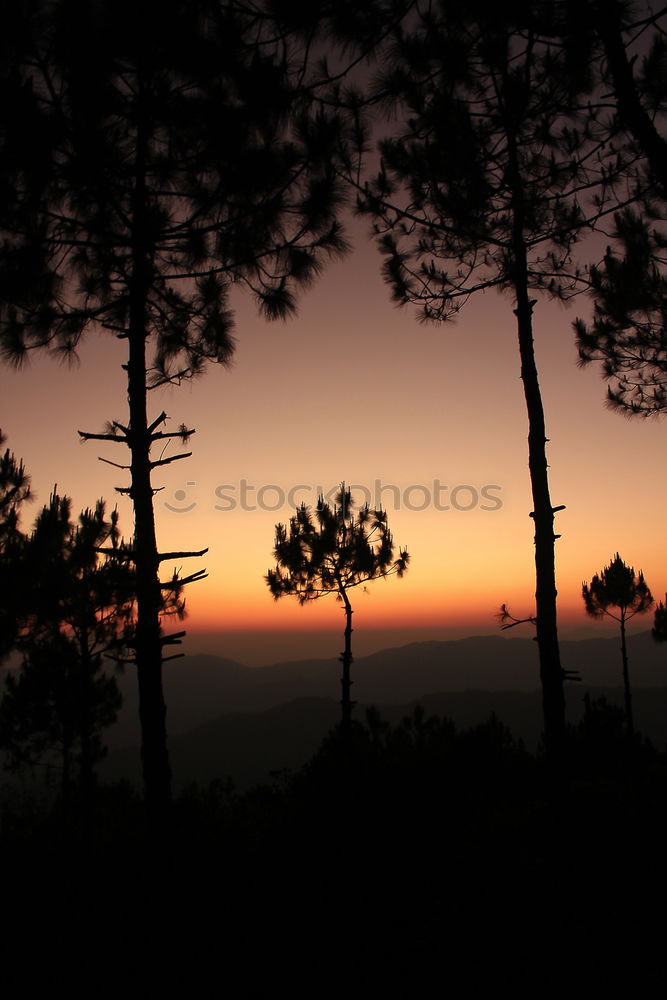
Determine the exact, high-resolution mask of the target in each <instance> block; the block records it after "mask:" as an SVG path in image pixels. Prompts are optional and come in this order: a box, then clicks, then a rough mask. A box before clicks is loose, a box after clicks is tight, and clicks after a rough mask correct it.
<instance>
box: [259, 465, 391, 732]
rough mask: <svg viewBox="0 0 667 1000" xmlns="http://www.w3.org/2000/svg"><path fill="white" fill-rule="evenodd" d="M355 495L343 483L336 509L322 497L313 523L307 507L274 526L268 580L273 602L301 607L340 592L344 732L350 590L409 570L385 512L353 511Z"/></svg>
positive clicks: (346, 725)
mask: <svg viewBox="0 0 667 1000" xmlns="http://www.w3.org/2000/svg"><path fill="white" fill-rule="evenodd" d="M354 507H355V502H354V500H353V498H352V495H351V492H350V490H348V489H345V484H344V483H343V484H342V485H341V489H340V491H339V492H338V494H337V496H336V499H335V503H334V506H333V508H332V507H331V506H330V505H329V504H328V503H326V502H325V500H324V498H323V497H322V496H320V497H319V498H318V501H317V506H316V508H315V519H314V520H313V517H312V516H311V513H310V511H309V509H308V508H307V507H306V505H305V504H301V506H300V507H299V508H298V509H297V511H296V514H295V515H294V517H292V518H290V523H289V526H288V525H285V524H277V525H276V541H275V548H274V555H275V558H276V563H277V565H276V568H275V570H269V571H268V573H267V575H266V577H265V580H266V582H267V584H268V586H269V589H270V591H271V593H272V594H273V596H274V598H275V599H276V600H278V599H279V598H280V597H284V596H285V595H288V594H291V595H293V596H294V597H296V598H297V599H298V601H299V603H300V604H305V603H306V601H312V600H316V599H317V598H319V597H324V596H326V595H327V594H331V593H333V594H336V598H337V600H339V601H341V602H342V604H344V606H345V649H344V650H343V652H342V653H341V655H340V660H341V663H342V664H343V673H342V677H341V690H342V696H341V709H342V725H343V730H344V731H346V732H347V731H349V729H350V725H351V721H352V707H353V704H354V703H353V702H352V701H351V699H350V688H351V686H352V681H351V680H350V667H351V664H352V615H353V613H354V612H353V610H352V605H351V603H350V598H349V595H348V591H349V590H351V589H352V588H353V587H358V586H359V585H360V584H364V583H368V582H369V581H370V580H378V579H379V578H380V577H387V576H391V575H393V574H396V575H397V576H403V574H404V573H405V571H406V569H407V565H408V561H409V558H410V557H409V555H408V550H407V549H399V556H398V559H394V542H393V539H392V536H391V532H390V531H389V528H388V525H387V513H386V511H384V510H382V509H378V510H372V509H371V508H370V507H369V506H368V504H365V505H364V506H363V507H360V508H359V510H358V511H357V513H356V515H355V514H354V513H353V512H352V511H353V508H354Z"/></svg>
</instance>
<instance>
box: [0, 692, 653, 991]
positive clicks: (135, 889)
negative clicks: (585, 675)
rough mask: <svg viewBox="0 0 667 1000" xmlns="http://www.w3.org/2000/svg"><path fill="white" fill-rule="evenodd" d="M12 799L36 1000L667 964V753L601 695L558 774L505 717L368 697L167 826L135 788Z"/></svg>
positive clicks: (580, 984) (17, 894) (595, 974)
mask: <svg viewBox="0 0 667 1000" xmlns="http://www.w3.org/2000/svg"><path fill="white" fill-rule="evenodd" d="M5 805H6V808H5V814H4V820H3V828H2V857H3V911H4V915H5V917H6V921H7V928H6V931H5V937H4V942H5V944H6V946H7V949H8V950H7V954H8V955H9V956H10V962H9V963H8V965H7V968H8V970H9V972H11V973H12V974H14V973H17V974H18V978H19V980H20V986H21V990H22V992H25V993H26V994H27V995H30V993H31V992H32V991H33V989H35V988H37V986H38V985H41V984H42V982H43V980H44V979H46V980H48V983H49V985H50V986H51V987H52V988H54V987H56V986H59V987H60V986H62V987H64V988H65V990H66V992H67V994H68V995H69V996H74V995H76V996H78V995H84V993H85V995H87V996H88V995H90V994H91V993H92V994H94V995H97V994H98V993H102V994H103V995H106V992H107V991H108V992H109V993H111V992H113V993H114V995H118V993H117V991H118V990H119V989H122V990H123V995H125V994H126V992H128V991H129V993H130V994H131V995H137V994H138V995H143V994H147V995H152V994H153V993H154V992H155V991H160V992H162V991H163V990H164V989H165V988H166V987H169V988H170V993H171V992H172V991H179V992H180V991H185V992H186V993H187V995H195V996H199V995H209V994H212V995H217V994H224V993H229V994H230V995H233V996H245V995H258V996H273V995H274V994H275V993H276V992H278V993H283V992H289V993H290V994H294V993H297V994H298V995H309V996H320V995H322V996H328V995H332V993H333V992H341V991H344V992H345V994H347V993H349V992H350V991H351V992H353V993H356V992H358V991H363V992H364V994H365V995H369V996H380V995H385V994H386V995H390V996H393V995H399V994H400V995H408V996H422V995H429V996H430V995H431V994H434V995H446V994H448V993H450V992H452V991H455V993H456V995H457V996H458V995H462V996H476V995H477V994H478V992H479V990H480V989H482V988H484V989H485V990H486V989H487V988H488V983H489V982H491V983H492V984H493V989H494V991H495V992H501V993H506V992H511V993H514V992H516V991H521V993H524V992H526V993H527V992H530V993H531V995H532V994H533V993H534V992H535V991H537V992H538V993H539V995H542V994H546V995H551V992H552V991H555V990H556V989H558V990H559V991H560V990H562V989H563V988H568V992H570V990H571V989H573V988H574V987H576V990H575V992H576V993H579V992H580V991H583V990H586V989H588V988H589V987H591V986H594V987H595V995H597V993H598V991H599V990H600V989H601V988H606V985H607V984H608V983H610V982H611V981H612V980H613V982H614V983H615V984H616V985H617V986H618V985H619V984H620V983H621V982H622V981H623V979H624V977H626V976H628V975H631V976H632V978H633V982H634V984H635V986H636V987H637V989H639V983H640V981H641V977H642V975H643V974H645V973H646V972H647V971H648V970H649V969H653V967H654V966H655V968H656V970H657V971H656V975H657V976H658V977H659V978H658V979H654V980H653V982H654V990H653V991H652V993H653V992H655V989H657V988H659V983H660V982H661V981H662V980H663V979H664V972H663V971H662V958H661V956H662V954H663V947H664V946H663V941H664V934H665V930H666V929H667V927H666V926H665V924H666V920H665V907H664V905H663V901H664V898H665V889H666V888H667V881H666V875H667V871H666V867H667V852H666V851H665V843H667V808H666V806H667V760H666V759H665V756H664V755H663V754H661V753H659V752H658V751H657V750H655V749H653V748H652V747H651V746H650V745H649V744H647V743H645V742H644V741H643V740H641V739H639V738H638V739H636V740H635V741H633V742H632V743H631V742H630V741H629V740H628V738H627V736H626V735H625V733H624V730H623V716H622V713H621V712H620V711H619V710H618V709H615V708H613V707H609V706H605V705H604V704H601V703H595V702H589V705H588V708H587V711H586V713H585V716H584V718H583V720H582V721H581V722H580V723H579V725H578V726H576V727H573V728H571V729H570V732H569V736H568V750H567V759H566V762H565V765H564V768H563V771H562V772H561V773H560V774H559V775H556V774H554V773H553V772H552V771H551V770H550V769H549V768H547V766H546V764H545V761H544V760H543V759H542V758H541V757H540V756H539V755H535V754H533V753H530V752H528V751H527V750H526V749H525V748H524V747H523V745H521V744H520V743H518V742H517V741H516V740H515V739H514V738H513V736H512V735H511V733H510V732H509V730H507V729H506V728H505V727H504V726H503V725H502V724H501V723H499V722H498V721H497V720H496V719H495V718H492V719H490V720H488V721H487V722H486V723H484V724H481V725H478V726H475V727H473V728H467V729H457V728H456V727H455V726H454V724H453V723H452V722H451V721H449V720H447V719H446V718H443V717H442V716H431V715H429V714H428V713H427V712H426V711H424V710H422V709H417V710H415V711H414V712H413V713H412V715H411V716H410V717H409V718H408V719H405V720H403V722H400V723H397V724H393V725H391V724H389V723H388V722H387V721H385V720H383V719H382V717H381V716H380V715H379V714H378V713H370V715H369V716H368V717H367V719H366V720H365V722H364V724H363V725H362V724H358V725H355V727H354V729H353V732H352V735H351V738H350V739H348V740H345V739H343V738H342V736H341V734H340V733H339V732H338V733H335V734H333V735H332V736H330V737H329V738H328V739H327V740H325V741H324V742H323V743H322V744H321V746H320V747H319V749H318V751H317V753H316V754H314V755H313V757H312V758H311V760H310V761H309V762H308V764H307V765H306V766H305V767H304V768H302V769H301V770H300V771H299V772H298V773H296V774H294V775H293V776H292V777H290V778H289V779H288V778H282V779H279V780H277V781H275V782H274V783H273V784H270V785H264V786H261V787H256V788H255V789H253V790H250V791H246V792H235V791H234V790H233V789H232V788H231V787H230V786H228V785H227V784H225V783H224V782H217V783H213V784H210V785H207V786H198V787H195V786H193V787H191V788H190V789H189V790H187V791H185V792H183V793H182V794H181V795H180V796H179V798H178V800H177V801H176V803H175V805H174V808H173V813H172V815H171V816H170V817H169V818H165V819H164V821H163V822H162V823H161V824H160V825H159V827H158V829H156V830H154V831H153V832H151V833H150V834H149V833H147V832H146V830H145V829H144V825H143V814H142V808H141V805H140V802H139V801H138V799H137V798H136V797H135V796H134V795H133V794H132V792H131V791H130V790H129V789H128V788H127V787H126V786H107V787H103V788H100V789H99V792H98V796H97V800H96V802H95V804H94V807H91V808H84V807H83V805H82V804H81V803H79V804H76V803H71V804H70V806H69V808H68V809H67V810H65V809H64V807H63V804H62V803H59V804H57V805H56V807H55V808H53V809H52V810H51V811H49V812H46V813H44V814H41V815H39V814H34V815H30V813H29V811H28V810H27V806H26V803H25V802H23V803H19V802H8V803H6V804H5ZM660 977H662V978H660ZM573 984H574V987H573ZM651 995H652V994H651Z"/></svg>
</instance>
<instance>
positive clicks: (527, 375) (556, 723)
mask: <svg viewBox="0 0 667 1000" xmlns="http://www.w3.org/2000/svg"><path fill="white" fill-rule="evenodd" d="M508 151H509V157H508V159H509V168H510V169H509V175H510V184H511V185H512V195H513V205H512V208H513V233H512V251H513V267H514V273H513V280H514V290H515V292H516V309H515V310H514V313H515V315H516V318H517V332H518V336H519V355H520V358H521V380H522V382H523V390H524V396H525V399H526V409H527V411H528V468H529V470H530V485H531V490H532V496H533V510H532V512H531V515H530V516H531V517H532V518H533V520H534V522H535V583H536V589H535V603H536V616H535V617H536V621H537V636H536V638H537V645H538V648H539V657H540V681H541V683H542V707H543V712H544V740H545V746H546V752H547V755H548V756H549V757H550V758H551V760H552V761H555V760H557V759H558V758H559V757H560V755H561V750H562V744H563V739H564V736H565V694H564V690H563V676H564V675H563V670H562V668H561V662H560V649H559V645H558V623H557V615H556V596H557V593H558V591H557V590H556V565H555V558H556V557H555V542H556V538H557V537H558V536H557V535H556V534H555V533H554V511H555V510H560V509H561V508H560V507H557V508H554V507H553V506H552V503H551V495H550V492H549V474H548V463H547V455H546V448H545V445H546V443H547V440H548V439H547V436H546V427H545V421H544V408H543V406H542V393H541V391H540V383H539V380H538V376H537V365H536V363H535V347H534V342H533V306H534V304H535V300H534V299H531V298H530V296H529V292H528V255H527V250H526V243H525V239H524V216H525V210H524V196H523V187H522V183H521V175H520V169H519V163H518V156H517V150H516V141H515V137H514V135H513V133H512V129H511V126H510V127H508Z"/></svg>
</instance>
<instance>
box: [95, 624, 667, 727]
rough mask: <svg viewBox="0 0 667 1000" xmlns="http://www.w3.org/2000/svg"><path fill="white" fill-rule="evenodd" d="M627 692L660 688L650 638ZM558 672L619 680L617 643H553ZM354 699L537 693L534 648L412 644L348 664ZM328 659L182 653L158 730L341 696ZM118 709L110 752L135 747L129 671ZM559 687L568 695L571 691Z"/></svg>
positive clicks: (490, 642)
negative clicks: (262, 660) (254, 662)
mask: <svg viewBox="0 0 667 1000" xmlns="http://www.w3.org/2000/svg"><path fill="white" fill-rule="evenodd" d="M628 649H629V657H630V672H631V678H632V684H633V688H635V689H637V688H641V687H661V686H663V685H667V650H666V649H665V647H664V646H660V645H658V644H656V643H655V642H653V640H652V639H651V635H650V633H649V632H645V633H642V634H639V635H635V636H632V637H631V638H630V639H629V641H628ZM561 657H562V663H563V667H564V668H565V669H566V670H573V671H578V672H579V674H580V675H581V677H582V679H583V681H584V682H585V683H586V684H587V685H588V686H592V687H603V688H604V687H606V688H609V687H612V688H615V687H617V686H618V685H619V684H620V682H621V665H620V653H619V642H618V640H617V639H584V640H563V641H561ZM352 677H353V680H354V686H353V689H352V694H353V697H354V698H355V699H356V700H358V701H359V702H362V703H364V704H383V705H384V704H403V705H405V704H407V703H409V702H411V701H414V700H416V699H419V698H421V697H422V696H424V695H426V694H432V693H438V692H456V691H458V692H463V691H494V692H503V691H524V692H531V691H536V690H539V686H540V684H539V667H538V657H537V646H536V643H535V642H534V641H533V640H532V639H528V638H517V639H509V638H503V637H500V636H482V637H473V638H470V639H457V640H451V641H433V642H415V643H410V644H409V645H407V646H401V647H400V648H397V649H386V650H382V651H381V652H378V653H373V654H372V655H371V656H363V657H360V658H359V659H358V660H355V662H354V664H353V667H352ZM339 678H340V664H339V663H338V660H337V659H335V658H331V659H321V660H319V659H318V660H294V661H286V662H282V663H275V664H272V665H269V666H264V667H246V666H244V665H243V664H241V663H238V662H236V661H235V660H228V659H223V658H222V657H217V656H210V655H197V656H186V657H184V658H182V659H179V660H172V661H169V662H167V663H166V664H165V666H164V687H165V697H166V702H167V724H168V729H169V733H170V736H171V738H172V739H173V737H174V736H176V735H178V734H180V733H184V732H186V731H188V730H191V729H194V728H195V727H196V726H198V725H201V724H203V723H205V722H207V721H210V720H213V719H215V718H216V717H219V716H221V715H223V714H229V713H233V712H262V711H266V710H267V709H271V708H275V707H277V706H279V705H283V704H285V703H288V702H290V701H295V700H297V699H303V698H330V699H332V700H333V701H337V700H338V698H339V692H340V680H339ZM121 686H122V690H123V697H124V699H125V704H124V707H123V711H122V713H121V717H120V719H119V722H118V724H117V725H116V726H115V727H114V728H113V730H111V731H110V732H109V733H108V735H107V741H108V743H109V745H110V746H113V747H119V746H123V745H128V744H136V743H138V740H139V730H138V721H137V716H138V712H137V693H136V679H135V677H134V675H133V671H132V670H131V669H130V668H128V670H127V673H126V675H125V676H124V677H123V678H122V679H121ZM568 690H571V691H573V692H574V691H575V690H576V686H572V687H569V688H568Z"/></svg>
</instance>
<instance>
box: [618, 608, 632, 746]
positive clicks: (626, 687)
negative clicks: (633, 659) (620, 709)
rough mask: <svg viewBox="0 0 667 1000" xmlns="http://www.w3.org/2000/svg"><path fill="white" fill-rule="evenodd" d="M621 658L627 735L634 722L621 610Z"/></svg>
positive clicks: (623, 616) (630, 732) (623, 620)
mask: <svg viewBox="0 0 667 1000" xmlns="http://www.w3.org/2000/svg"><path fill="white" fill-rule="evenodd" d="M621 659H622V661H623V694H624V697H625V722H626V725H627V727H628V735H629V736H634V734H635V724H634V719H633V717H632V692H631V691H630V671H629V670H628V649H627V646H626V644H625V615H624V614H623V612H621Z"/></svg>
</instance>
